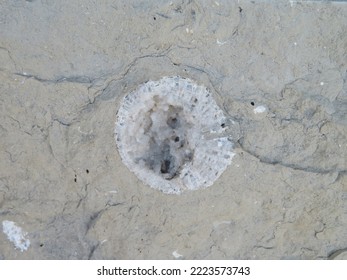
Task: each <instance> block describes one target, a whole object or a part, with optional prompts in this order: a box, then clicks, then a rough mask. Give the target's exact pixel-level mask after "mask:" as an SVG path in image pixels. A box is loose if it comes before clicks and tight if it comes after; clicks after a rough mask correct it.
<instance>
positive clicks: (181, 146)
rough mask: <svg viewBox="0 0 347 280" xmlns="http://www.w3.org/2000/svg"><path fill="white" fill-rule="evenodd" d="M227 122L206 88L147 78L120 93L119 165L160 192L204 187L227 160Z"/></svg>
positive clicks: (179, 79)
mask: <svg viewBox="0 0 347 280" xmlns="http://www.w3.org/2000/svg"><path fill="white" fill-rule="evenodd" d="M227 127H228V121H227V119H226V117H225V116H224V114H223V111H222V110H221V109H220V108H219V107H218V106H217V104H216V102H215V101H214V99H213V97H212V95H211V93H210V92H209V91H208V90H207V89H206V88H205V87H203V86H199V85H197V84H195V83H194V82H193V81H191V80H190V79H186V78H182V77H178V76H177V77H164V78H162V79H161V80H159V81H149V82H147V83H144V84H142V85H140V86H139V87H138V88H137V89H136V90H135V91H133V92H131V93H129V94H128V95H126V96H125V97H124V99H123V101H122V103H121V106H120V108H119V110H118V113H117V121H116V127H115V138H116V142H117V147H118V150H119V154H120V156H121V158H122V161H123V162H124V164H125V165H126V166H127V167H128V168H129V169H130V170H131V171H132V172H134V173H135V174H136V175H137V177H138V178H139V179H140V180H142V181H143V182H144V183H146V184H147V185H149V186H151V187H153V188H156V189H159V190H161V191H163V192H164V193H175V194H179V193H181V192H182V191H184V190H187V189H188V190H196V189H199V188H204V187H208V186H210V185H212V184H213V182H214V181H215V180H216V179H217V178H218V177H219V176H220V175H221V174H222V173H223V171H224V170H225V169H226V167H227V166H228V165H229V164H230V163H231V160H232V157H233V156H234V153H233V152H232V148H233V144H232V139H231V138H230V137H228V135H227V134H226V129H227Z"/></svg>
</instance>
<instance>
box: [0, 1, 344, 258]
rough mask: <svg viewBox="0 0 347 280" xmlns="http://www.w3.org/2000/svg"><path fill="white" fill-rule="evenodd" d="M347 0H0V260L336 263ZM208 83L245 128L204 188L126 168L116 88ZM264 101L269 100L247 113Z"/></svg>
mask: <svg viewBox="0 0 347 280" xmlns="http://www.w3.org/2000/svg"><path fill="white" fill-rule="evenodd" d="M346 18H347V5H346V4H344V3H337V2H336V3H329V2H313V1H312V2H309V3H301V2H299V3H295V2H294V1H285V2H280V3H279V2H274V1H273V2H266V3H264V1H233V2H231V1H175V0H174V1H171V2H170V1H137V0H136V1H135V0H134V1H114V0H112V1H111V0H110V1H102V3H99V2H98V1H84V0H83V1H82V0H80V1H78V0H76V1H68V0H64V1H35V0H34V1H2V2H1V3H0V38H1V39H0V62H1V63H0V107H1V109H0V139H1V141H0V222H1V223H0V224H2V222H3V221H10V222H14V223H15V224H16V225H17V226H18V227H20V228H21V229H22V230H23V231H24V232H27V235H26V238H27V239H28V240H30V247H29V248H28V249H27V250H25V251H23V252H21V251H20V250H18V249H15V247H14V245H13V243H11V242H10V241H9V240H8V238H7V236H6V234H4V233H3V230H0V259H158V258H163V259H174V258H177V257H179V258H183V259H217V258H219V259H224V258H226V259H230V258H232V259H329V258H330V259H340V258H346V253H345V252H346V248H347V206H346V205H347V164H346V158H347V146H346V144H347V73H346V70H347V53H346V49H347V37H346V36H345V34H346V33H347V20H346ZM175 75H179V76H182V77H187V78H191V79H193V80H195V81H197V83H199V84H203V85H205V86H206V87H207V88H209V89H210V91H211V93H212V94H213V95H214V97H215V99H216V100H217V103H218V104H219V105H220V107H221V108H223V110H224V111H225V114H226V115H227V116H228V118H230V119H231V120H235V121H236V122H237V124H238V126H239V130H237V129H236V130H233V131H230V135H232V137H233V138H234V139H238V140H237V144H236V147H235V150H234V152H235V153H236V155H235V156H234V158H233V161H232V164H231V165H230V166H229V167H228V168H227V169H226V171H225V172H224V173H223V174H222V175H221V177H220V178H219V179H218V180H217V181H216V182H215V183H214V184H213V185H212V186H211V187H209V188H207V189H203V190H198V191H194V192H185V193H183V194H182V195H180V196H170V195H166V194H163V193H162V192H159V191H157V190H155V189H152V188H148V187H145V186H144V185H143V183H141V182H140V181H139V180H138V179H137V178H136V176H135V175H134V174H133V173H131V172H130V171H129V170H128V169H127V167H125V166H124V164H123V163H122V161H121V159H120V156H119V154H118V152H117V149H116V143H115V140H114V122H115V116H116V112H117V108H118V106H119V103H120V101H121V99H122V98H123V96H124V95H125V94H126V93H128V92H131V91H132V90H134V89H135V88H136V87H137V86H138V85H139V84H142V83H144V82H146V81H148V80H158V79H160V78H161V77H163V76H175ZM258 106H263V107H264V108H266V110H265V111H264V112H262V113H256V114H255V112H254V109H255V108H256V107H258Z"/></svg>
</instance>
